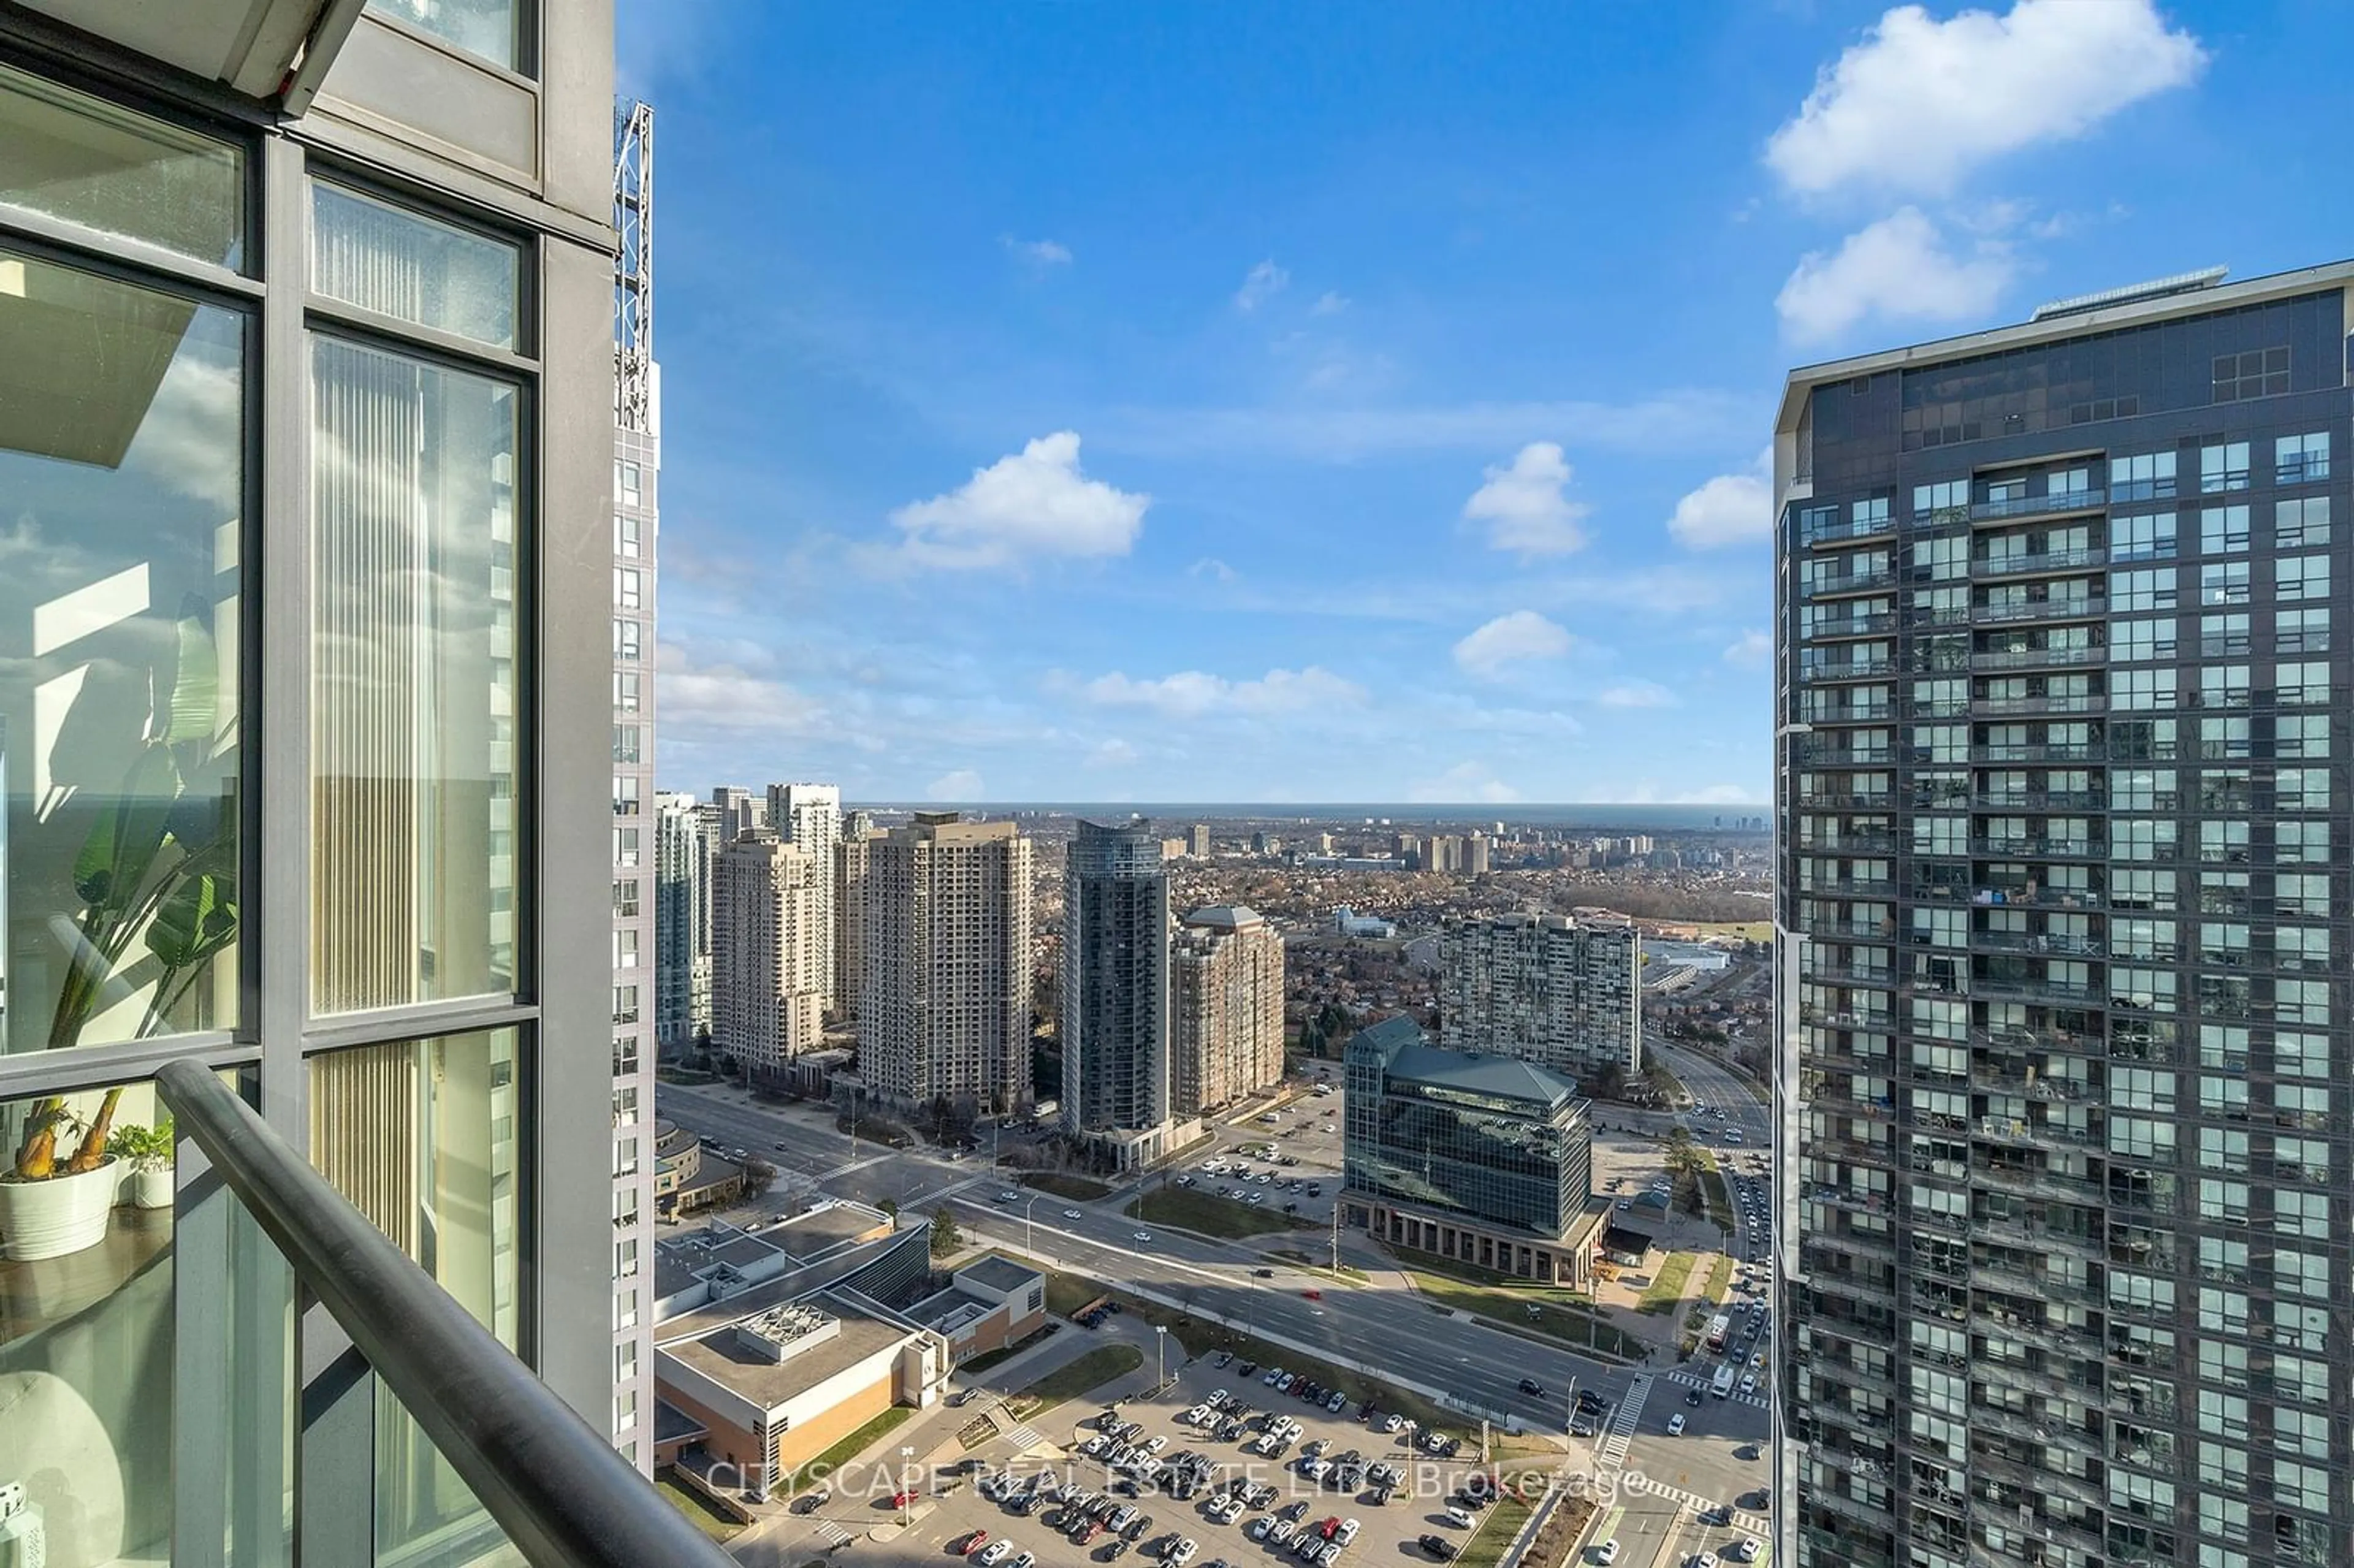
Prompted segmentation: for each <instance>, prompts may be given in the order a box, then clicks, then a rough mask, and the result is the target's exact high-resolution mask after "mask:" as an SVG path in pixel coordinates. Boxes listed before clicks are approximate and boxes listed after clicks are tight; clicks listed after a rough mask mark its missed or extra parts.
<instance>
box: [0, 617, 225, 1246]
mask: <svg viewBox="0 0 2354 1568" xmlns="http://www.w3.org/2000/svg"><path fill="white" fill-rule="evenodd" d="M206 618H207V610H206V609H205V607H204V605H203V603H202V601H201V600H198V599H194V598H193V597H192V598H191V599H189V600H188V601H186V603H184V604H183V606H182V608H181V611H180V616H179V619H178V621H177V623H176V626H175V658H174V659H173V662H172V668H171V669H170V670H169V671H168V672H166V671H164V670H161V669H159V670H157V671H155V672H154V678H153V679H152V680H151V682H150V683H149V692H150V696H149V700H148V704H147V712H146V715H145V718H144V721H143V732H142V734H141V735H140V736H136V737H134V744H135V746H136V751H135V753H134V755H133V760H132V762H131V765H130V768H129V770H128V772H127V774H126V775H125V777H124V779H123V780H122V787H121V789H119V790H118V791H117V792H116V793H115V796H114V801H113V804H112V805H111V807H110V808H108V809H106V810H101V811H100V812H99V814H98V819H97V821H95V822H93V823H92V824H91V826H90V835H89V837H88V838H87V839H86V840H85V841H84V842H83V843H82V847H81V851H80V853H79V854H77V855H76V856H75V857H74V863H73V885H74V892H75V895H77V896H78V897H80V899H81V901H82V907H81V911H80V914H78V915H77V916H75V917H74V921H73V937H74V940H73V944H72V946H71V948H70V949H69V959H68V961H67V964H66V971H65V977H64V980H62V981H61V982H60V984H59V985H58V1000H57V1008H56V1011H55V1012H53V1013H52V1014H51V1016H50V1021H49V1040H48V1044H49V1046H50V1048H51V1049H53V1050H54V1049H58V1048H62V1047H65V1046H69V1045H75V1044H80V1040H81V1034H82V1031H83V1030H84V1029H85V1028H86V1027H87V1026H88V1025H89V1023H90V1020H91V1019H92V1018H94V1017H96V1016H97V1015H98V1014H99V1013H100V1012H102V1011H103V1010H104V1008H105V1007H108V1006H111V1005H112V1004H113V1003H114V1002H115V1001H117V1000H119V999H120V996H121V994H122V989H123V987H124V985H125V984H126V980H125V978H124V972H123V971H124V970H125V969H127V968H129V967H130V964H131V963H135V962H144V961H147V960H152V962H153V966H154V967H153V971H152V978H149V977H148V975H146V974H143V975H142V976H141V977H140V982H139V983H140V984H141V985H143V987H144V988H145V994H146V999H147V1005H146V1007H145V1009H144V1011H143V1014H142V1016H141V1019H140V1022H139V1025H138V1028H137V1031H136V1033H134V1035H133V1038H142V1037H144V1036H146V1035H149V1034H152V1033H155V1032H156V1031H157V1030H158V1029H160V1028H161V1027H163V1025H164V1022H165V1021H166V1020H167V1019H168V1018H169V1017H170V1016H171V1014H172V1012H173V1009H174V1008H175V1006H176V1005H177V1004H178V1003H179V1001H181V999H182V998H184V997H185V996H186V995H187V993H188V991H189V990H190V989H191V988H192V987H193V986H194V985H195V984H196V981H197V980H199V979H201V978H202V977H203V975H204V973H205V971H206V970H207V968H208V967H209V965H210V962H211V960H212V959H213V957H214V956H215V955H216V954H217V953H219V952H220V951H221V950H222V949H224V948H227V947H228V945H229V944H230V943H231V942H232V941H234V940H236V938H237V927H238V906H237V900H236V875H237V843H236V837H235V834H234V832H231V831H230V830H231V828H232V825H233V821H234V812H233V810H231V808H230V805H229V802H228V799H227V796H228V791H227V789H226V785H227V783H228V777H229V772H230V769H231V768H232V767H233V766H234V763H235V759H236V742H235V739H234V737H233V736H219V735H217V734H216V733H215V732H216V728H217V722H218V714H219V708H220V703H219V694H220V673H219V661H218V657H217V654H216V652H215V651H214V647H213V640H212V634H211V632H210V631H209V630H207V627H206ZM74 717H75V715H71V714H69V715H68V724H69V725H70V724H71V723H72V722H73V720H74ZM134 942H135V943H138V944H139V945H141V946H143V947H144V948H145V949H146V952H145V954H144V955H143V958H142V959H130V958H129V955H130V954H131V953H132V948H133V943H134ZM121 1104H122V1087H121V1086H119V1085H118V1086H115V1087H113V1088H111V1089H108V1090H107V1091H106V1092H105V1094H104V1096H103V1097H101V1100H100V1102H99V1104H98V1106H97V1107H96V1109H95V1110H92V1111H90V1112H89V1113H88V1114H86V1115H85V1114H83V1113H81V1112H80V1111H79V1110H77V1108H76V1107H75V1105H74V1101H73V1098H72V1097H69V1096H66V1095H51V1096H49V1097H46V1098H44V1099H42V1100H40V1101H38V1102H37V1103H36V1104H35V1106H34V1107H33V1109H32V1112H31V1114H30V1116H29V1117H28V1118H27V1121H26V1123H25V1128H24V1133H23V1136H22V1137H21V1138H20V1139H18V1141H17V1145H16V1159H15V1160H14V1161H13V1162H12V1163H11V1164H10V1166H9V1168H8V1170H7V1171H6V1173H5V1175H0V1245H5V1251H6V1255H8V1256H9V1257H12V1258H16V1259H18V1260H20V1261H29V1260H32V1259H36V1258H43V1257H58V1256H61V1255H64V1254H67V1253H70V1252H79V1251H80V1250H81V1249H82V1248H84V1247H87V1246H93V1245H97V1243H98V1242H99V1241H101V1239H103V1238H104V1236H105V1234H106V1221H107V1214H108V1212H109V1211H110V1210H111V1209H112V1207H113V1205H114V1200H115V1198H116V1196H117V1193H118V1191H119V1189H120V1186H121V1177H122V1172H121V1171H119V1170H114V1169H112V1165H113V1161H114V1160H115V1159H116V1158H117V1156H116V1155H115V1154H114V1153H113V1152H112V1151H111V1150H110V1149H109V1139H110V1135H111V1133H112V1131H113V1128H114V1113H115V1108H116V1107H118V1106H119V1105H121ZM126 1130H127V1129H126ZM141 1130H142V1131H146V1130H147V1129H144V1128H143V1129H141ZM68 1139H71V1140H72V1141H71V1146H70V1152H68V1151H67V1140H68ZM165 1150H166V1161H167V1163H168V1150H169V1144H168V1140H167V1141H166V1144H165ZM165 1201H166V1202H168V1201H169V1199H168V1197H167V1198H166V1200H165Z"/></svg>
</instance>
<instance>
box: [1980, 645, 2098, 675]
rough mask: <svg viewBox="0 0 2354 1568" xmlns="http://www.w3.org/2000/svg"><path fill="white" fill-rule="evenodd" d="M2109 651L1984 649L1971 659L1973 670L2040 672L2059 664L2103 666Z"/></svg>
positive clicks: (2093, 649)
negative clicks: (2101, 664)
mask: <svg viewBox="0 0 2354 1568" xmlns="http://www.w3.org/2000/svg"><path fill="white" fill-rule="evenodd" d="M2108 657H2109V651H2108V649H2107V648H2106V647H2105V646H2100V647H2094V648H1983V649H1979V650H1978V651H1977V652H1973V653H1972V654H1971V655H1970V668H1971V669H1973V670H2043V669H2049V668H2051V667H2052V666H2053V665H2060V664H2100V663H2105V662H2107V660H2108Z"/></svg>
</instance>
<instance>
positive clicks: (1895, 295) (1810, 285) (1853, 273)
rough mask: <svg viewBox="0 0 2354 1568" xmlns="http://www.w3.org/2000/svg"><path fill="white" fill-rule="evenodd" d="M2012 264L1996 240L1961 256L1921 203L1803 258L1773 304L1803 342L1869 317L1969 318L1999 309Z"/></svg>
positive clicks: (1831, 334) (1786, 327) (1832, 334)
mask: <svg viewBox="0 0 2354 1568" xmlns="http://www.w3.org/2000/svg"><path fill="white" fill-rule="evenodd" d="M2013 270H2014V269H2013V267H2012V264H2011V260H2010V257H2009V253H2008V252H2007V251H2006V249H2004V248H2003V246H2002V244H2001V243H2000V242H1999V241H1998V240H1992V239H1981V240H1979V241H1978V244H1977V247H1976V249H1975V250H1974V251H1973V252H1972V253H1971V254H1970V255H1967V256H1957V255H1956V254H1954V253H1953V252H1952V251H1950V250H1948V249H1946V245H1945V239H1944V237H1943V236H1941V235H1940V234H1939V233H1938V232H1937V226H1936V225H1935V224H1934V223H1932V222H1930V221H1929V219H1928V218H1927V217H1925V216H1924V215H1923V213H1922V212H1921V209H1920V208H1918V207H1899V208H1897V209H1896V210H1895V211H1894V212H1893V213H1890V214H1889V215H1888V216H1887V217H1883V218H1882V219H1881V220H1880V221H1879V222H1877V223H1874V224H1872V225H1870V226H1869V227H1867V228H1861V229H1858V230H1857V231H1856V232H1855V233H1853V234H1850V235H1849V236H1848V237H1847V238H1846V239H1845V240H1844V241H1842V242H1841V244H1840V248H1839V249H1838V251H1837V252H1836V253H1835V254H1827V253H1825V252H1823V251H1820V250H1812V251H1808V253H1807V254H1806V255H1805V256H1803V257H1801V258H1800V259H1799V260H1798V269H1797V271H1795V272H1793V273H1791V274H1790V281H1788V282H1787V283H1785V284H1783V285H1782V291H1781V293H1780V294H1779V295H1777V296H1776V298H1775V301H1774V308H1775V309H1776V310H1777V311H1779V312H1780V313H1781V314H1782V326H1783V329H1784V330H1785V331H1786V332H1787V333H1788V334H1789V335H1790V336H1791V337H1793V338H1795V339H1797V340H1798V341H1800V342H1817V341H1819V340H1821V339H1824V338H1829V337H1835V336H1837V335H1838V334H1840V333H1843V332H1845V331H1847V329H1848V328H1850V327H1851V326H1853V325H1855V324H1856V323H1858V322H1861V321H1862V320H1863V319H1864V318H1865V317H1867V316H1871V315H1882V316H1886V317H1889V318H1891V319H1893V320H1908V319H1909V320H1916V321H1930V322H1956V321H1966V320H1968V319H1970V318H1972V317H1981V316H1984V315H1986V314H1987V313H1988V312H1990V311H1992V310H1993V309H1994V307H1995V302H1997V301H1998V300H1999V299H2000V298H2001V297H2002V291H2003V289H2004V288H2005V287H2006V286H2007V285H2008V284H2009V282H2010V280H2011V275H2012V272H2013Z"/></svg>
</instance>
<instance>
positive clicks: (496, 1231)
mask: <svg viewBox="0 0 2354 1568" xmlns="http://www.w3.org/2000/svg"><path fill="white" fill-rule="evenodd" d="M515 1054H516V1038H515V1032H514V1030H511V1029H499V1030H488V1031H483V1032H482V1033H471V1034H455V1035H449V1036H446V1037H443V1038H440V1039H434V1040H423V1041H417V1042H413V1043H402V1044H390V1045H368V1046H362V1047H359V1048H357V1049H354V1050H349V1051H334V1052H328V1053H325V1054H321V1055H316V1056H313V1057H312V1058H311V1060H310V1101H311V1161H312V1163H313V1164H314V1165H316V1166H317V1167H318V1168H319V1171H320V1173H321V1174H322V1175H323V1176H324V1177H326V1179H327V1181H328V1183H329V1184H330V1185H332V1186H333V1187H334V1189H335V1191H337V1192H341V1193H342V1194H343V1195H344V1196H345V1198H347V1199H349V1200H350V1201H351V1202H352V1204H353V1205H354V1206H355V1207H356V1208H357V1209H358V1210H359V1211H360V1212H361V1213H364V1214H366V1216H367V1217H368V1218H369V1219H370V1220H372V1221H374V1222H375V1223H376V1226H377V1228H378V1229H380V1230H382V1231H383V1232H384V1234H386V1235H387V1236H389V1237H390V1238H391V1239H392V1241H393V1242H394V1244H395V1245H398V1246H399V1247H400V1248H401V1250H402V1251H404V1252H406V1253H407V1254H408V1255H409V1256H410V1257H411V1258H413V1259H415V1260H416V1262H417V1264H418V1266H419V1267H421V1268H423V1269H424V1270H425V1272H426V1273H428V1274H429V1275H431V1276H432V1277H434V1279H435V1280H436V1281H437V1282H438V1283H439V1284H440V1286H441V1287H442V1288H443V1289H444V1290H447V1291H448V1292H449V1293H450V1294H451V1296H453V1297H454V1298H457V1300H458V1302H459V1304H460V1305H461V1306H463V1307H464V1308H466V1310H467V1311H469V1312H471V1313H472V1314H473V1316H474V1318H475V1319H476V1321H478V1322H480V1323H481V1324H482V1326H483V1327H484V1328H486V1329H488V1330H490V1331H491V1332H492V1333H493V1335H495V1336H496V1337H497V1338H498V1340H499V1341H500V1342H501V1343H503V1344H504V1345H506V1346H508V1347H509V1348H510V1349H513V1348H514V1345H515V1343H516V1328H517V1324H518V1322H519V1320H520V1308H519V1302H518V1284H519V1280H518V1264H519V1259H520V1254H519V1251H518V1242H519V1237H518V1234H517V1224H518V1213H517V1195H516V1183H517V1181H518V1176H519V1171H520V1170H521V1165H522V1148H521V1144H520V1141H519V1135H518V1130H517V1129H518V1128H519V1126H520V1125H521V1122H522V1119H523V1116H524V1107H523V1106H522V1104H521V1095H520V1092H519V1090H518V1088H517V1086H516V1083H515ZM600 1310H601V1308H600ZM376 1417H377V1419H376V1548H377V1561H379V1562H384V1563H476V1562H482V1563H491V1562H499V1561H504V1560H505V1559H504V1558H503V1557H501V1556H500V1555H498V1548H497V1547H496V1546H495V1544H494V1543H486V1542H485V1540H484V1538H483V1537H482V1531H485V1530H487V1529H488V1528H489V1522H488V1520H487V1517H486V1516H484V1515H483V1514H482V1510H481V1506H480V1504H478V1503H477V1502H476V1501H475V1499H474V1497H473V1494H472V1491H471V1490H470V1489H468V1488H467V1486H466V1485H465V1483H464V1482H463V1481H461V1479H460V1478H458V1475H457V1473H456V1472H455V1471H454V1470H453V1469H451V1467H450V1466H449V1464H448V1462H447V1461H446V1460H444V1459H443V1458H442V1457H441V1456H440V1454H439V1453H438V1452H437V1451H436V1450H435V1449H434V1447H433V1446H432V1445H431V1443H430V1442H429V1441H428V1440H427V1438H426V1437H425V1435H424V1433H423V1432H422V1431H421V1430H420V1429H419V1427H418V1426H417V1425H416V1423H415V1422H414V1421H413V1420H411V1419H410V1417H409V1416H408V1414H407V1412H405V1411H404V1410H402V1409H401V1408H400V1407H399V1406H398V1404H397V1402H395V1401H394V1400H393V1399H391V1398H390V1397H389V1396H388V1395H384V1394H379V1397H378V1401H377V1406H376ZM485 1551H488V1552H490V1553H491V1554H490V1555H482V1552H485Z"/></svg>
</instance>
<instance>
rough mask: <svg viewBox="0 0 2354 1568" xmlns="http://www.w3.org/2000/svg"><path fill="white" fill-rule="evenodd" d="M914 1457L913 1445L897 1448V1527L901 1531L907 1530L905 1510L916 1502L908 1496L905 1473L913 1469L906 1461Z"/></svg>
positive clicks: (904, 1444)
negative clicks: (898, 1526)
mask: <svg viewBox="0 0 2354 1568" xmlns="http://www.w3.org/2000/svg"><path fill="white" fill-rule="evenodd" d="M915 1455H916V1447H915V1445H914V1444H912V1443H903V1444H901V1445H900V1446H899V1525H900V1528H901V1529H905V1528H907V1518H908V1511H907V1510H909V1509H910V1508H912V1507H913V1506H914V1505H915V1500H916V1499H914V1498H913V1497H912V1496H910V1495H909V1489H908V1486H907V1472H908V1470H909V1469H910V1468H912V1466H910V1464H909V1463H908V1461H909V1460H911V1459H913V1458H914V1457H915Z"/></svg>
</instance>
